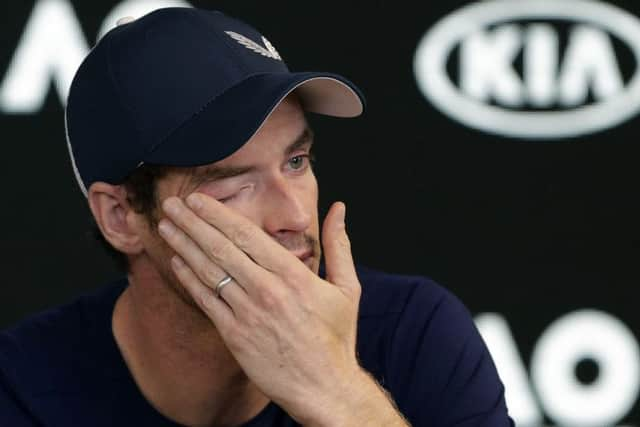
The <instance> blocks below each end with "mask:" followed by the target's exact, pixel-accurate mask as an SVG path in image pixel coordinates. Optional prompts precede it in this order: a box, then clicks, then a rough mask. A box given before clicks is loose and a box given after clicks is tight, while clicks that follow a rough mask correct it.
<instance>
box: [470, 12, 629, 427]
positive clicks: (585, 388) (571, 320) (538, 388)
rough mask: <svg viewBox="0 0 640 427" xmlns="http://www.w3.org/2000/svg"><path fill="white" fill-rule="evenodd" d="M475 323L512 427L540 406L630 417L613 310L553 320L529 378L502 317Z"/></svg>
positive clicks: (558, 421)
mask: <svg viewBox="0 0 640 427" xmlns="http://www.w3.org/2000/svg"><path fill="white" fill-rule="evenodd" d="M513 1H517V0H513ZM476 325H477V326H478V329H479V330H480V333H481V334H482V337H483V338H484V340H485V342H486V343H487V346H488V347H489V350H490V351H491V355H492V356H493V359H494V361H495V363H496V367H497V368H498V372H499V374H500V377H501V379H502V381H503V383H504V385H505V398H506V401H507V406H508V407H509V413H510V415H511V417H512V418H513V419H514V420H515V422H516V425H517V426H518V427H540V426H541V425H543V412H542V411H541V409H542V410H544V413H545V414H546V415H547V416H548V417H549V418H551V420H552V421H553V422H554V423H555V425H558V426H579V427H604V426H614V425H616V423H619V422H620V421H621V420H623V419H624V418H625V417H628V416H629V415H631V414H630V412H631V411H632V410H633V407H634V405H636V403H637V399H638V393H639V392H640V348H639V347H638V343H637V341H636V337H635V335H634V334H633V332H632V331H631V330H630V329H629V328H628V327H627V326H626V325H625V324H624V323H622V322H621V321H620V320H619V319H617V318H616V317H614V316H612V315H611V314H608V313H605V312H602V311H598V310H579V311H574V312H572V313H568V314H566V315H564V316H562V317H560V318H559V319H557V320H556V321H554V322H553V323H552V324H551V325H549V327H548V328H547V329H546V330H545V331H544V332H543V334H542V335H541V336H540V338H539V339H538V341H537V343H536V344H535V347H534V349H533V354H532V355H531V365H530V374H531V375H530V377H529V376H528V375H527V371H526V369H525V366H524V364H523V362H522V358H521V357H520V353H519V351H518V347H517V345H516V342H515V340H514V338H513V336H512V335H511V331H510V329H509V325H508V323H507V320H506V319H505V318H504V317H503V316H501V315H500V314H497V313H483V314H480V315H479V316H477V317H476ZM586 360H588V361H591V362H592V363H594V364H595V365H596V366H597V368H598V372H597V375H596V378H595V379H594V381H592V382H591V383H589V384H584V383H582V382H581V381H579V380H578V378H577V376H576V368H577V366H578V365H579V363H580V362H581V361H586ZM536 396H537V399H536Z"/></svg>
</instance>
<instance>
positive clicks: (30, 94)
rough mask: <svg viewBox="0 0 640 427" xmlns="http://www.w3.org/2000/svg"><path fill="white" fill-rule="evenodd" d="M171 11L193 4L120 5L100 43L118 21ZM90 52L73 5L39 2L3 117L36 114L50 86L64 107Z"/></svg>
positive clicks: (10, 79) (14, 65)
mask: <svg viewBox="0 0 640 427" xmlns="http://www.w3.org/2000/svg"><path fill="white" fill-rule="evenodd" d="M169 6H189V4H188V3H187V2H186V1H185V0H125V1H122V2H121V3H120V4H118V5H117V6H116V7H115V8H114V9H112V10H111V12H110V13H109V14H108V15H107V17H106V18H105V19H104V21H103V23H102V28H101V29H100V31H99V33H98V38H100V37H102V36H103V35H104V34H105V33H106V32H107V31H109V30H110V29H112V28H113V27H115V25H116V22H117V21H118V19H119V18H122V17H127V16H133V17H140V16H142V15H144V14H146V13H148V12H151V11H152V10H155V9H158V8H161V7H169ZM89 49H90V47H89V44H88V43H87V40H86V39H85V37H84V34H83V32H82V27H81V25H80V22H78V19H77V17H76V15H75V13H74V10H73V7H72V5H71V3H70V1H69V0H38V1H37V2H36V3H35V6H34V7H33V11H32V12H31V16H30V17H29V20H28V21H27V25H26V27H25V29H24V32H23V33H22V37H21V38H20V42H19V44H18V47H17V48H16V51H15V54H14V55H13V58H12V60H11V63H10V65H9V68H8V69H7V73H6V75H5V77H4V79H3V80H2V84H0V112H3V113H8V114H33V113H37V112H38V111H40V110H41V109H42V106H43V104H44V101H45V98H46V96H47V93H48V92H49V87H50V86H51V84H52V83H53V85H54V86H55V88H56V89H57V92H58V95H59V97H60V100H61V101H62V102H63V103H64V102H65V101H66V99H67V93H68V91H69V87H70V86H71V81H72V80H73V76H74V75H75V73H76V70H77V69H78V67H79V66H80V63H81V62H82V60H83V59H84V57H85V56H86V55H87V53H89Z"/></svg>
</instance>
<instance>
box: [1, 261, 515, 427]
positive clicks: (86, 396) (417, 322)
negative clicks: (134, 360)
mask: <svg viewBox="0 0 640 427" xmlns="http://www.w3.org/2000/svg"><path fill="white" fill-rule="evenodd" d="M358 275H359V277H360V281H361V283H362V299H361V303H360V316H359V323H358V343H357V351H358V357H359V359H360V362H361V365H362V366H363V367H364V368H365V369H366V370H367V371H369V372H370V373H371V374H373V376H374V377H375V378H376V379H377V380H378V381H379V382H380V384H382V385H383V386H384V387H385V388H386V389H387V390H388V391H389V393H390V394H391V396H392V397H393V399H394V401H395V402H396V404H397V406H398V408H399V410H400V412H402V414H403V415H404V416H405V417H406V418H407V419H408V420H409V422H410V423H411V424H412V425H413V426H425V427H427V426H429V427H431V426H433V427H439V426H459V427H471V426H491V427H502V426H512V425H513V423H512V421H511V420H510V419H509V417H508V415H507V409H506V406H505V401H504V388H503V386H502V383H501V382H500V380H499V378H498V375H497V373H496V369H495V367H494V364H493V361H492V360H491V356H490V355H489V353H488V351H487V348H486V346H485V344H484V343H483V341H482V339H481V338H480V335H479V334H478V331H477V330H476V328H475V325H474V323H473V320H472V318H471V316H470V314H469V312H468V311H467V310H466V308H465V307H464V306H463V305H462V304H461V303H460V302H459V300H458V299H456V298H455V297H454V296H453V295H451V294H450V293H449V292H447V291H446V290H444V289H443V288H441V287H440V286H438V285H437V284H435V283H434V282H432V281H430V280H428V279H425V278H422V277H408V276H397V275H389V274H383V273H379V272H375V271H372V270H366V269H359V270H358ZM126 286H127V282H126V279H123V280H121V281H118V282H116V283H114V284H111V285H109V286H107V287H105V288H102V289H100V290H99V291H97V292H94V293H93V294H90V295H87V296H83V297H81V298H79V299H78V300H76V301H75V302H73V303H71V304H68V305H65V306H62V307H60V308H57V309H53V310H49V311H47V312H45V313H42V314H39V315H36V316H34V317H32V318H30V319H27V320H25V321H23V322H21V323H20V324H18V325H17V326H15V327H13V328H12V329H10V330H6V331H3V332H1V333H0V426H3V427H4V426H7V427H23V426H25V427H26V426H29V427H31V426H47V427H48V426H51V427H70V426H83V427H84V426H92V427H100V426H105V427H106V426H109V427H111V426H154V427H162V426H173V427H175V426H178V424H176V423H175V422H172V421H171V420H169V419H167V418H165V417H164V416H162V415H161V414H160V413H159V412H158V411H156V410H155V409H154V408H153V407H152V406H151V405H150V404H149V403H148V402H147V401H146V400H145V398H144V397H143V395H142V394H141V393H140V391H139V389H138V388H137V386H136V384H135V382H134V380H133V378H132V377H131V374H130V373H129V370H128V369H127V366H126V365H125V362H124V359H123V358H122V356H121V354H120V351H119V350H118V347H117V345H116V342H115V339H114V337H113V333H112V329H111V316H112V313H113V308H114V305H115V302H116V299H117V298H118V296H119V295H120V294H121V293H122V291H123V290H124V289H125V287H126ZM294 425H297V424H296V423H295V422H294V421H293V420H292V419H291V418H290V417H289V416H288V415H287V414H286V413H285V412H284V411H283V410H282V409H281V408H279V407H278V406H276V405H275V404H269V405H268V406H267V407H266V408H265V409H264V410H263V411H262V412H261V413H260V414H259V415H258V416H256V417H255V418H254V419H252V420H251V421H250V422H248V423H246V424H244V427H284V426H294Z"/></svg>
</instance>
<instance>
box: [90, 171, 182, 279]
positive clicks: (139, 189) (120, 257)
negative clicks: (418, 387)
mask: <svg viewBox="0 0 640 427" xmlns="http://www.w3.org/2000/svg"><path fill="white" fill-rule="evenodd" d="M171 169H172V168H171V167H170V166H161V165H150V164H146V163H145V164H143V165H142V166H140V167H139V168H137V169H136V170H134V171H133V172H132V173H131V174H130V175H129V176H127V177H126V178H125V179H124V181H123V182H122V184H121V185H122V186H123V187H124V188H125V190H126V192H127V202H128V203H129V205H130V206H131V208H132V209H133V210H134V212H136V213H138V214H142V215H144V216H145V217H146V219H147V221H148V222H149V224H150V225H151V227H155V226H157V225H158V216H157V210H158V195H157V190H158V181H159V180H160V179H161V178H163V177H165V176H166V175H167V174H168V173H169V171H170V170H171ZM91 234H92V235H93V237H94V238H95V240H97V241H98V243H99V244H100V246H102V248H103V249H104V250H105V251H106V253H107V255H109V257H110V258H111V259H112V260H113V261H115V264H116V266H117V268H118V270H119V271H121V272H128V271H129V260H128V258H127V256H126V255H125V254H124V253H122V252H120V251H118V250H117V249H115V248H114V247H113V246H112V245H111V244H110V243H109V242H108V241H107V239H105V237H104V236H103V235H102V232H101V231H100V228H99V227H98V225H97V224H96V222H95V219H94V220H93V225H92V230H91Z"/></svg>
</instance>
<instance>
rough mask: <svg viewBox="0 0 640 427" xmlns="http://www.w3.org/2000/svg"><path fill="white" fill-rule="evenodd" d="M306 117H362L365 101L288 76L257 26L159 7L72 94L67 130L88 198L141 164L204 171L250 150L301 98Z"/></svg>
mask: <svg viewBox="0 0 640 427" xmlns="http://www.w3.org/2000/svg"><path fill="white" fill-rule="evenodd" d="M294 91H295V93H296V94H297V96H298V98H299V99H300V102H301V105H302V107H303V109H305V110H306V111H310V112H314V113H319V114H324V115H329V116H335V117H355V116H358V115H360V114H361V113H362V112H363V110H364V97H363V95H362V93H361V92H360V90H359V89H358V88H357V87H356V86H355V85H354V84H353V83H351V82H350V81H348V80H347V79H345V78H344V77H341V76H339V75H335V74H332V73H321V72H290V71H289V69H288V68H287V66H286V64H285V63H284V61H283V60H282V58H281V57H280V54H279V53H278V51H277V50H276V49H275V47H274V46H273V45H272V44H271V43H270V42H269V41H268V40H267V39H266V38H265V37H264V36H263V35H262V34H260V33H259V32H258V31H257V30H256V29H254V28H252V27H251V26H249V25H247V24H245V23H243V22H241V21H238V20H236V19H233V18H230V17H228V16H226V15H224V14H223V13H221V12H217V11H207V10H201V9H195V8H166V9H159V10H156V11H154V12H152V13H150V14H148V15H145V16H144V17H142V18H140V19H136V20H133V21H130V22H127V23H124V24H123V25H119V26H118V27H116V28H114V29H113V30H111V31H110V32H109V33H107V34H106V35H105V36H104V37H103V38H102V39H101V40H100V41H99V42H98V44H97V45H96V46H95V47H94V48H93V50H92V51H91V52H90V53H89V55H88V56H87V58H85V60H84V62H83V63H82V65H81V66H80V68H79V69H78V71H77V73H76V75H75V77H74V80H73V82H72V84H71V88H70V91H69V98H68V101H67V108H66V114H65V124H66V130H67V142H68V145H69V152H70V154H71V161H72V164H73V168H74V171H75V173H76V177H77V179H78V182H79V184H80V187H81V189H82V191H83V192H84V193H85V195H86V194H87V189H88V188H89V186H90V185H91V184H92V183H94V182H96V181H104V182H108V183H111V184H119V183H122V182H123V180H124V179H125V178H126V177H127V176H128V175H130V174H131V173H132V172H133V171H134V170H135V169H136V168H137V167H139V166H140V165H142V164H145V163H147V164H158V165H168V166H200V165H204V164H208V163H213V162H216V161H219V160H222V159H224V158H225V157H228V156H229V155H231V154H233V153H234V152H235V151H236V150H238V149H239V148H240V147H242V145H244V144H245V143H246V142H247V141H248V140H249V139H250V138H251V137H252V136H253V135H254V134H255V133H256V132H257V131H258V130H259V128H260V126H261V125H262V123H264V121H265V120H266V119H267V118H268V116H269V114H271V112H272V111H273V110H274V109H275V108H276V107H277V106H278V105H279V103H280V102H282V100H283V99H284V98H286V97H287V96H288V95H289V94H290V93H292V92H294Z"/></svg>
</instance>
